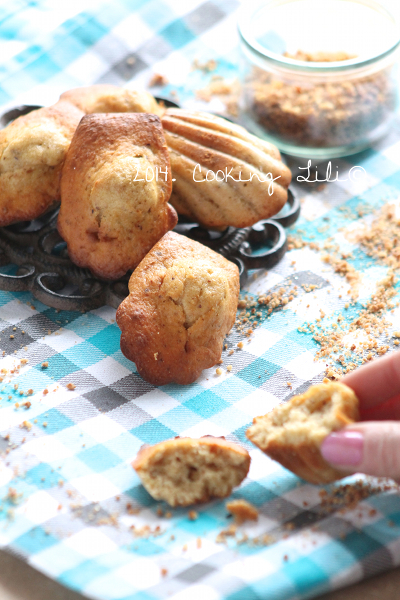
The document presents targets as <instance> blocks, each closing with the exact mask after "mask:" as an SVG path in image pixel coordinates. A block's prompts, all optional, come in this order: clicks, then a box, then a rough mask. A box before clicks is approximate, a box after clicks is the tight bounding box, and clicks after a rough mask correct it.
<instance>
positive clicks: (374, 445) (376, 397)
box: [321, 352, 400, 481]
mask: <svg viewBox="0 0 400 600" xmlns="http://www.w3.org/2000/svg"><path fill="white" fill-rule="evenodd" d="M341 383H344V384H346V385H347V386H349V387H350V388H352V389H353V390H354V392H355V393H356V395H357V396H358V399H359V401H360V417H361V421H360V422H358V423H354V424H353V425H349V426H347V427H345V428H344V429H342V430H340V431H338V432H336V433H331V434H330V435H328V437H327V438H325V440H324V441H323V443H322V446H321V453H322V456H323V457H324V458H325V460H326V461H327V462H329V463H330V464H332V465H333V466H335V467H337V468H339V469H340V470H342V471H345V472H348V473H349V474H350V473H366V474H367V475H375V476H377V477H390V478H392V479H396V480H398V481H399V480H400V352H394V353H392V354H390V355H388V356H385V357H384V358H380V359H378V360H376V361H374V362H372V363H368V364H367V365H364V366H362V367H361V368H359V369H357V370H356V371H353V372H352V373H350V374H349V375H346V376H345V377H344V378H343V379H342V380H341Z"/></svg>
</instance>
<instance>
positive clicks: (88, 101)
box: [60, 84, 164, 115]
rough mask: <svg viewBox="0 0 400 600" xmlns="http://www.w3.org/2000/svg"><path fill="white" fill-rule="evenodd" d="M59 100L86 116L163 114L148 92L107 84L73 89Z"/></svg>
mask: <svg viewBox="0 0 400 600" xmlns="http://www.w3.org/2000/svg"><path fill="white" fill-rule="evenodd" d="M60 100H62V101H64V102H70V103H71V104H74V105H75V106H77V107H78V108H80V109H81V110H82V111H83V112H84V113H86V114H91V113H125V112H135V113H136V112H144V113H151V114H154V115H161V114H162V113H163V112H164V110H163V109H162V108H161V107H160V106H159V104H157V102H156V100H155V99H154V98H153V96H152V95H151V94H149V93H148V92H138V91H136V90H128V89H125V88H121V87H118V86H116V85H108V84H104V85H102V84H99V85H90V86H87V87H79V88H74V89H72V90H68V91H67V92H64V93H63V94H61V96H60Z"/></svg>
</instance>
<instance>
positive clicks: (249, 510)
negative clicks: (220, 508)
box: [226, 499, 258, 525]
mask: <svg viewBox="0 0 400 600" xmlns="http://www.w3.org/2000/svg"><path fill="white" fill-rule="evenodd" d="M226 509H227V510H228V511H229V512H230V513H231V514H232V515H233V516H234V517H235V523H236V524H237V525H241V524H242V523H244V522H245V521H257V520H258V510H257V508H256V507H255V506H253V504H251V503H250V502H247V500H243V499H238V500H231V501H230V502H227V503H226Z"/></svg>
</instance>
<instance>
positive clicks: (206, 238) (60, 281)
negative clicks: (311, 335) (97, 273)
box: [0, 98, 300, 311]
mask: <svg viewBox="0 0 400 600" xmlns="http://www.w3.org/2000/svg"><path fill="white" fill-rule="evenodd" d="M158 100H164V101H165V99H161V98H159V99H158ZM165 104H166V105H168V106H176V107H178V108H179V106H178V105H177V104H176V103H174V102H172V101H165ZM37 108H40V107H39V106H21V107H17V108H15V109H12V110H10V111H8V112H7V113H5V114H3V115H2V116H1V117H0V125H1V126H3V127H5V126H6V125H7V124H8V123H10V122H11V121H13V120H14V119H16V118H17V117H19V116H21V115H24V114H28V113H29V112H31V111H32V110H35V109H37ZM299 214H300V203H299V200H298V198H297V197H296V196H295V195H294V194H293V192H292V191H291V190H289V193H288V201H287V204H286V206H285V207H284V209H283V210H282V211H281V212H280V213H278V214H277V215H276V216H275V217H273V218H272V219H266V220H262V221H259V222H258V223H256V224H255V225H253V226H252V227H245V228H241V229H236V228H234V227H228V228H227V229H226V230H225V231H222V232H216V231H210V230H207V229H204V228H203V227H201V226H200V225H199V224H198V223H191V222H188V221H187V220H185V219H184V218H180V220H179V223H178V225H177V227H176V228H175V231H176V232H177V233H180V234H182V235H186V236H188V237H190V238H191V239H193V240H195V241H198V242H200V243H202V244H204V245H205V246H208V247H209V248H211V249H213V250H214V251H215V252H219V253H220V254H222V255H223V256H225V258H227V259H229V260H231V261H232V262H234V263H235V264H236V265H237V266H238V268H239V274H240V284H241V287H243V286H244V285H245V284H246V281H247V279H248V271H249V270H251V269H261V268H264V269H270V268H272V267H273V266H274V265H275V264H276V263H277V262H279V260H281V258H282V257H283V256H284V254H285V252H286V248H287V242H286V233H285V230H284V227H288V226H289V225H291V224H293V223H294V222H295V221H296V220H297V218H298V216H299ZM57 216H58V209H53V210H51V211H49V212H48V213H46V214H45V215H43V216H42V217H40V218H39V219H35V220H33V221H26V222H19V223H15V224H13V225H9V226H8V227H3V228H0V265H1V266H5V265H16V266H17V267H18V268H17V270H16V272H14V273H13V274H11V273H0V289H2V290H6V291H30V292H31V293H32V294H33V296H34V297H35V298H37V299H38V300H40V301H41V302H42V303H43V304H46V305H47V306H51V307H53V308H56V309H59V310H80V311H87V310H93V309H95V308H99V307H100V306H103V305H105V304H109V305H110V306H112V307H114V308H117V307H118V306H119V304H120V303H121V302H122V300H123V299H124V298H126V296H127V295H128V293H129V292H128V281H129V276H130V273H127V274H126V275H125V276H124V277H122V278H121V279H119V280H118V281H114V282H108V281H101V280H100V279H96V278H95V277H93V275H92V274H91V272H90V271H89V270H88V269H83V268H80V267H77V266H76V265H74V264H73V263H72V261H71V260H70V259H69V257H68V252H67V247H66V243H65V242H64V241H63V240H62V238H61V237H60V235H59V234H58V231H57ZM266 247H267V249H265V248H266ZM253 249H255V250H256V252H255V253H253ZM260 250H261V251H260Z"/></svg>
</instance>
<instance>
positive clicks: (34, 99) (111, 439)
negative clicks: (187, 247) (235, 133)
mask: <svg viewBox="0 0 400 600" xmlns="http://www.w3.org/2000/svg"><path fill="white" fill-rule="evenodd" d="M237 6H238V2H237V1H236V0H208V1H206V2H201V0H185V1H182V0H169V1H168V0H149V1H145V0H113V2H111V1H107V2H102V3H99V2H97V1H96V0H79V2H78V0H71V1H69V2H68V3H63V5H62V6H61V4H60V3H59V2H58V1H56V0H47V1H46V0H37V1H35V0H31V1H28V0H19V1H15V2H5V1H1V2H0V57H1V59H0V60H1V63H0V104H2V105H3V106H4V108H6V107H11V106H15V105H18V104H21V103H27V104H51V103H53V102H54V101H55V100H56V99H57V98H58V95H59V94H60V93H61V92H63V91H65V90H66V89H68V88H71V87H74V86H79V85H88V84H91V83H96V82H97V83H98V82H107V83H115V84H118V85H127V86H128V87H139V88H140V87H141V88H145V87H146V85H147V84H148V81H149V79H150V77H151V75H152V73H154V72H158V73H162V74H163V75H165V76H166V77H167V78H168V80H169V84H168V86H166V87H165V88H163V89H162V95H164V96H168V95H169V94H170V93H171V91H175V92H176V93H177V94H178V96H179V100H180V102H181V103H182V104H183V105H185V106H198V101H197V100H196V99H195V98H194V95H193V90H195V89H199V88H201V87H203V86H204V85H205V84H206V83H207V82H209V80H210V74H206V73H202V72H200V71H198V70H197V71H193V70H192V63H193V60H194V59H196V58H197V59H199V60H201V61H202V62H205V61H207V60H209V59H216V60H217V61H218V68H217V71H216V73H218V74H221V75H222V76H224V77H234V76H236V75H237V60H238V53H237V36H236V28H235V9H236V8H237ZM399 140H400V127H399V123H396V124H395V126H394V127H393V130H392V132H391V134H390V137H388V138H387V139H386V140H385V141H384V142H383V143H382V144H381V145H380V146H379V147H376V148H375V149H374V150H372V151H368V152H365V153H363V154H361V155H357V156H355V157H352V160H351V162H349V161H345V160H338V161H335V163H336V164H337V165H338V168H339V172H340V173H341V174H342V175H343V179H344V178H345V176H346V174H348V172H349V170H350V168H351V167H352V166H353V165H360V166H363V168H364V169H365V171H366V173H365V174H364V176H362V177H360V178H359V179H358V180H357V181H350V180H348V181H341V182H335V183H331V184H329V185H327V186H326V187H325V188H324V190H316V189H312V188H311V187H308V186H307V187H305V184H298V185H297V190H298V193H299V194H300V195H301V197H302V217H301V220H300V222H299V223H298V224H297V225H296V230H303V232H305V233H303V237H304V236H308V239H309V240H314V241H318V240H323V239H325V238H326V237H328V236H332V237H333V238H334V240H336V241H338V242H340V245H341V247H342V248H345V249H346V251H348V252H350V253H351V254H352V258H350V259H348V260H349V261H350V262H352V263H353V264H354V265H355V266H356V267H358V268H362V270H363V286H362V288H361V290H360V293H361V295H360V300H359V302H358V303H357V304H356V305H355V306H354V307H353V309H352V318H354V314H356V311H360V310H361V305H362V302H363V301H365V300H367V299H368V298H369V295H370V293H371V289H372V288H373V284H374V283H376V282H377V281H379V280H381V279H382V278H383V276H384V275H385V273H386V272H387V269H386V267H384V266H382V265H381V264H378V263H377V262H376V261H375V260H373V259H371V258H370V257H366V256H365V254H363V252H362V251H361V250H360V248H357V247H356V246H355V245H354V244H351V243H350V242H349V241H348V240H347V239H346V238H345V235H344V232H345V230H346V229H350V228H351V227H353V226H354V220H352V219H351V218H349V214H350V212H351V211H352V212H354V209H356V208H359V206H364V207H369V211H371V209H374V208H377V207H379V206H381V205H382V204H383V203H384V202H387V201H388V200H390V201H393V203H397V204H398V197H399V189H400V141H399ZM344 207H346V209H349V210H343V208H344ZM368 218H369V217H366V219H368ZM293 261H296V263H295V269H294V265H293ZM310 277H311V278H312V277H314V278H315V277H317V278H319V282H320V285H318V289H315V290H314V291H313V293H312V294H305V293H299V295H298V297H296V299H295V300H294V301H293V302H291V303H290V305H289V308H288V309H287V310H285V311H278V312H275V313H273V315H272V317H271V318H269V319H264V320H263V322H262V324H261V325H260V326H259V327H258V328H257V329H256V330H255V333H254V335H253V336H252V338H251V340H250V341H249V342H248V341H246V342H245V344H244V348H243V349H242V350H240V351H235V352H234V354H233V355H231V356H229V355H228V352H229V349H230V348H233V347H236V344H237V342H238V340H239V337H238V335H237V334H236V333H235V332H233V333H232V334H231V335H230V336H228V338H227V342H228V350H227V351H224V354H223V359H224V365H225V366H226V365H227V364H231V365H232V370H231V372H229V373H228V372H227V371H226V370H225V368H223V374H222V375H221V376H217V375H216V373H215V369H210V370H208V371H205V372H204V373H203V375H202V376H201V377H200V379H199V380H198V381H197V382H195V383H194V384H192V385H188V386H178V385H166V386H163V387H160V388H155V387H154V386H152V385H150V384H148V383H146V382H145V381H143V380H142V379H141V378H140V377H139V376H138V375H137V373H136V370H135V366H134V364H133V363H130V362H129V361H128V360H126V359H125V358H124V357H123V355H122V354H121V351H120V348H119V338H120V332H119V329H118V327H117V325H116V323H115V311H114V310H113V309H111V308H110V307H103V308H101V309H98V310H94V311H92V312H90V313H87V314H81V313H70V312H57V311H55V310H53V309H51V308H48V307H46V306H44V305H42V304H41V303H40V302H38V301H37V300H34V299H33V298H32V296H31V295H30V294H28V293H8V292H0V348H1V350H2V351H4V352H3V358H2V359H1V366H0V368H1V369H5V370H7V373H4V372H3V373H0V376H1V377H2V378H3V381H2V383H0V396H1V398H2V399H1V401H0V432H1V436H0V452H1V453H2V459H1V462H0V546H1V547H3V548H5V549H6V550H9V551H11V552H14V553H17V554H18V555H19V556H21V557H23V558H24V559H25V560H26V561H27V562H29V564H31V565H32V566H34V567H35V568H37V569H39V570H40V571H42V572H44V573H46V574H47V575H48V576H50V577H52V578H54V579H56V580H57V581H59V582H61V583H63V584H65V585H66V586H69V587H71V588H73V589H75V590H77V591H79V592H81V593H83V594H85V595H87V596H89V597H91V598H95V599H97V600H161V599H164V598H169V599H170V600H187V599H189V598H190V600H200V599H201V600H203V599H204V598H207V600H299V599H305V598H312V597H315V596H317V595H319V594H322V593H324V592H326V591H329V590H332V589H335V588H337V587H340V586H344V585H346V584H349V583H352V582H355V581H357V580H359V579H362V578H364V577H368V576H371V575H373V574H375V573H378V572H381V571H383V570H385V569H388V568H390V567H392V566H394V565H398V564H400V497H399V495H398V493H396V492H395V491H386V492H383V493H377V494H375V495H373V496H371V497H369V498H367V499H365V500H364V501H362V502H361V503H360V504H359V505H358V506H357V507H356V508H355V509H352V510H347V511H344V512H339V511H335V512H332V513H331V514H326V512H325V511H324V510H323V508H322V506H321V497H320V495H319V491H320V490H319V488H318V487H316V486H311V485H308V484H305V483H304V482H302V481H301V480H299V479H297V478H296V477H294V476H293V475H292V474H290V473H289V472H287V471H285V470H284V469H283V468H281V467H280V466H279V465H277V464H276V463H274V462H273V461H271V460H270V459H268V458H267V457H266V456H264V455H263V454H262V453H261V452H260V451H259V450H257V449H256V448H253V447H252V446H251V445H250V444H249V443H248V442H247V440H246V438H245V430H246V428H247V427H248V426H249V424H250V423H251V421H252V418H253V417H254V416H256V415H259V414H264V413H266V412H267V411H268V410H269V409H271V408H272V407H273V406H274V405H276V404H277V403H278V402H279V401H282V400H285V399H287V398H289V397H290V396H292V395H293V394H294V393H297V392H299V391H302V390H304V389H306V388H307V387H308V385H309V384H310V382H316V381H320V380H321V379H322V377H323V373H324V369H325V363H324V362H321V361H314V356H315V353H316V351H317V349H318V344H317V342H316V341H315V340H314V339H313V338H312V335H311V334H310V335H308V334H305V333H302V332H299V331H298V328H299V327H300V326H301V325H303V324H304V323H305V322H310V323H313V322H315V319H316V318H317V317H318V316H319V314H320V313H319V309H320V308H322V309H323V310H324V312H325V313H326V314H327V315H329V314H333V313H335V311H340V310H341V309H342V308H343V305H344V303H345V289H346V286H345V285H344V280H343V279H342V278H340V277H339V275H337V274H335V273H333V271H332V269H331V268H330V267H329V266H328V265H326V264H325V263H322V262H321V258H320V255H319V254H317V253H315V252H313V251H312V250H310V249H309V248H303V249H298V250H292V251H291V252H288V253H287V254H286V256H285V257H284V259H283V260H282V261H281V262H280V263H279V265H278V266H277V267H275V268H274V269H272V270H271V271H270V272H268V273H261V274H260V273H258V276H257V278H256V279H255V280H254V281H253V282H252V283H251V285H250V293H254V294H256V293H259V292H266V291H267V290H269V289H271V288H273V287H275V286H279V284H280V283H282V282H284V281H287V280H288V279H291V280H293V282H294V283H297V284H298V285H299V290H301V289H302V288H301V287H300V286H301V284H302V283H305V284H307V283H309V282H310ZM342 286H344V290H343V289H341V288H342ZM342 296H343V297H342ZM388 318H390V319H392V321H393V328H394V329H398V326H397V328H396V326H395V323H396V320H397V322H399V321H398V320H399V309H398V308H397V309H395V310H394V312H393V313H390V314H389V315H388ZM10 336H14V337H13V338H11V337H10ZM21 359H28V362H27V363H26V364H23V365H22V366H21V368H20V370H19V371H15V372H14V373H13V372H12V371H13V369H15V366H16V365H17V364H20V363H21ZM44 361H46V362H48V367H47V368H44V367H42V363H43V362H44ZM287 382H290V383H291V387H290V388H289V387H288V385H287ZM68 383H72V384H74V385H75V388H74V389H72V390H70V389H67V384H68ZM16 386H17V388H16ZM70 387H71V386H70ZM45 389H47V390H49V391H48V393H43V391H44V390H45ZM28 390H32V393H31V394H30V395H29V396H26V394H25V395H24V394H23V395H21V394H20V392H28ZM26 401H29V402H30V403H31V406H30V407H29V408H28V409H27V408H26V407H23V406H22V404H23V402H26ZM17 403H19V404H20V406H19V407H17V406H16V404H17ZM204 434H212V435H217V436H219V435H224V436H226V437H227V438H228V439H230V440H233V441H238V442H239V443H241V444H243V445H245V446H246V447H247V448H248V449H249V450H250V452H251V455H252V465H251V470H250V473H249V477H248V478H247V479H246V480H245V481H244V483H243V485H242V486H241V487H240V488H239V489H237V490H236V491H235V492H234V493H233V497H237V498H246V499H247V500H249V501H250V502H252V503H253V504H254V505H256V506H257V507H258V509H259V514H260V516H259V520H258V522H257V523H254V524H251V525H247V526H245V525H244V526H243V527H242V529H241V531H243V532H244V533H246V534H247V535H248V537H249V539H250V540H252V539H254V538H259V539H260V540H262V539H264V541H265V536H266V535H268V536H270V537H268V540H269V542H270V545H265V544H263V543H260V544H257V543H254V542H246V543H242V544H238V543H237V540H235V539H234V538H231V537H228V538H227V543H226V544H221V543H217V541H216V538H217V535H218V534H219V533H220V531H221V530H223V529H226V528H227V527H228V526H229V523H230V521H229V520H228V518H227V514H226V509H225V503H224V502H222V501H215V502H211V503H208V504H206V505H204V506H201V507H198V508H197V510H198V518H197V520H194V521H192V520H190V519H189V517H188V511H187V510H182V509H177V510H173V511H171V512H172V516H171V515H167V514H166V511H167V510H168V508H167V507H165V506H161V509H162V510H161V511H158V512H157V509H158V508H160V505H159V503H156V502H155V501H154V500H152V499H151V498H150V496H149V495H148V494H147V493H146V491H145V490H144V488H143V487H142V486H141V485H140V481H139V479H138V477H137V476H136V474H135V472H134V471H133V469H132V467H131V462H132V460H133V459H134V457H135V455H136V453H137V451H138V449H139V447H140V446H141V445H142V444H143V443H145V442H147V443H155V442H158V441H161V440H164V439H167V438H171V437H174V436H176V435H186V436H192V437H197V436H201V435H204ZM158 513H159V514H158Z"/></svg>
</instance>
